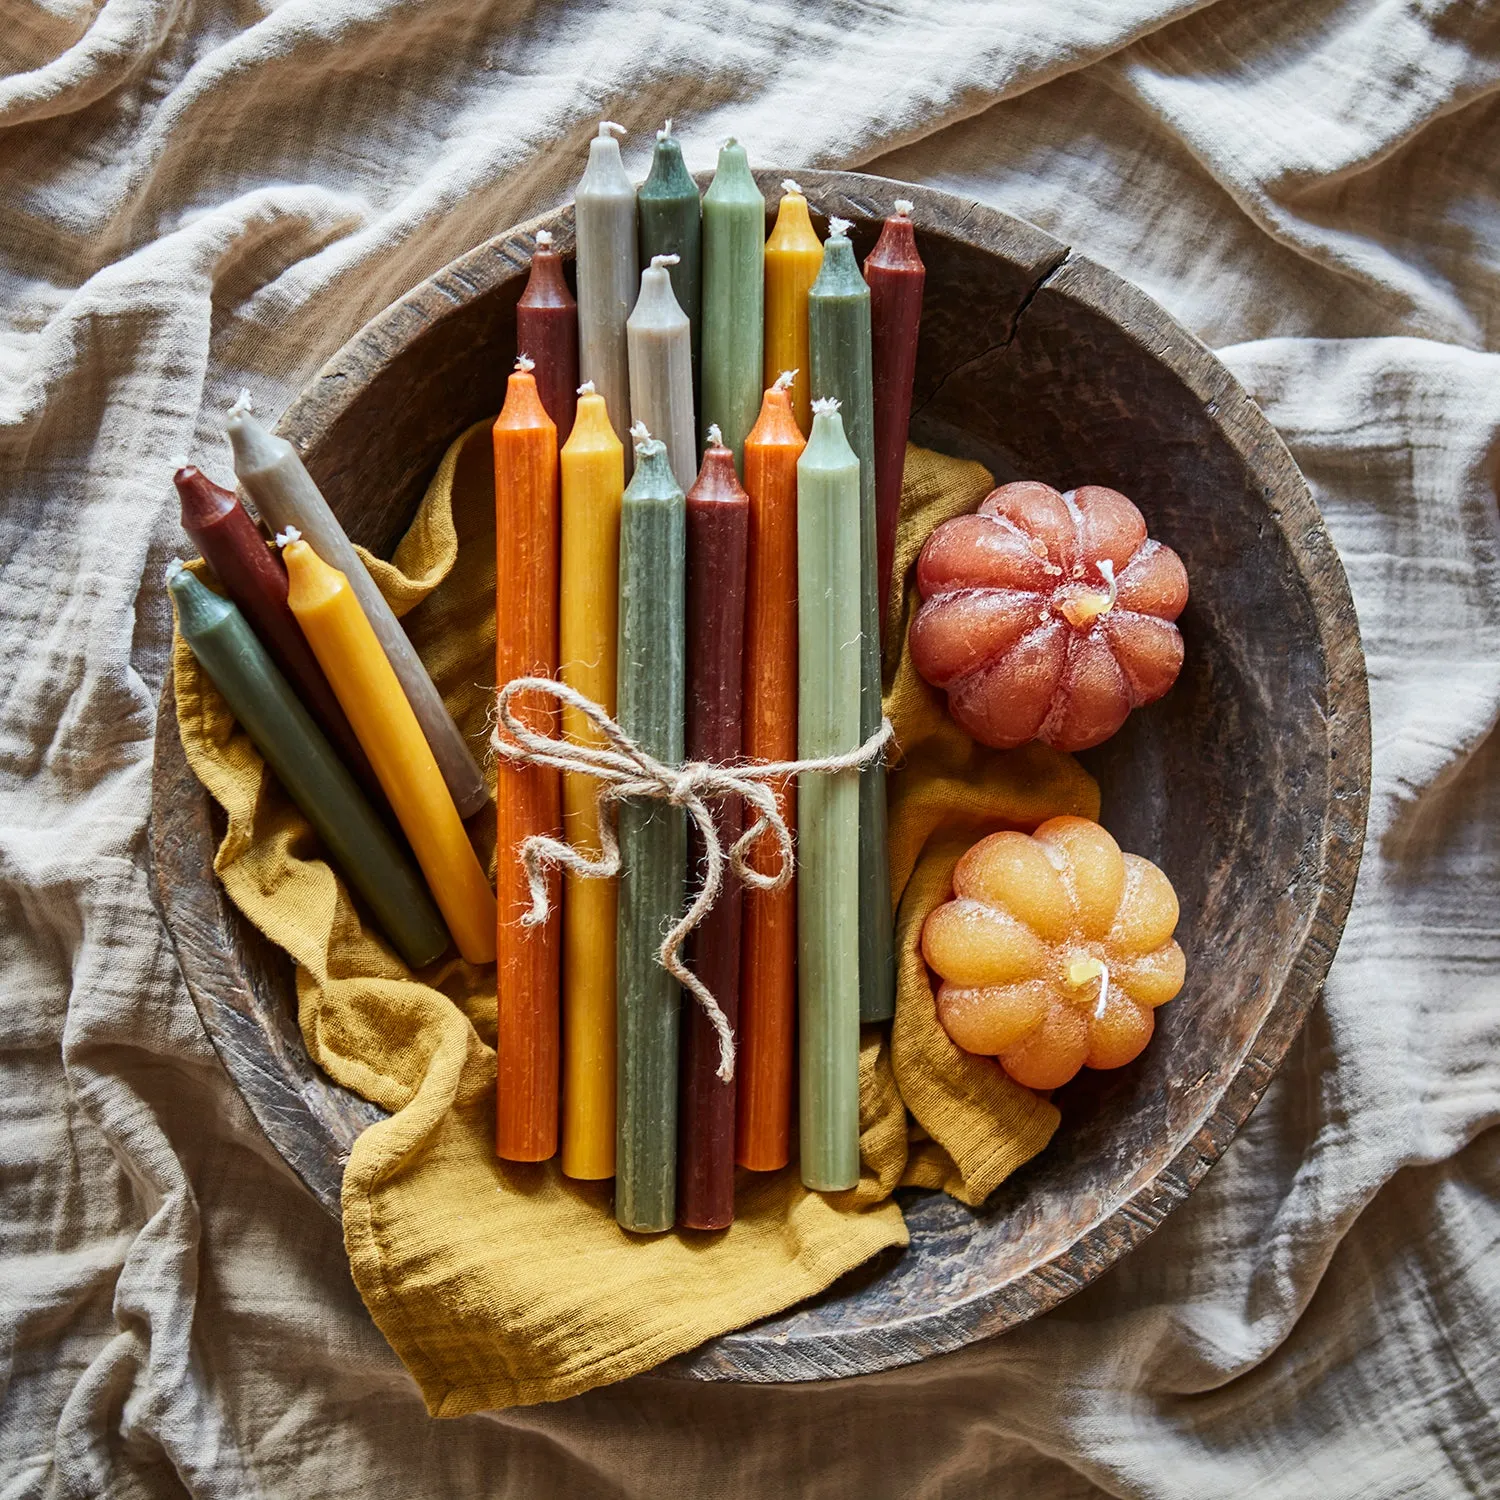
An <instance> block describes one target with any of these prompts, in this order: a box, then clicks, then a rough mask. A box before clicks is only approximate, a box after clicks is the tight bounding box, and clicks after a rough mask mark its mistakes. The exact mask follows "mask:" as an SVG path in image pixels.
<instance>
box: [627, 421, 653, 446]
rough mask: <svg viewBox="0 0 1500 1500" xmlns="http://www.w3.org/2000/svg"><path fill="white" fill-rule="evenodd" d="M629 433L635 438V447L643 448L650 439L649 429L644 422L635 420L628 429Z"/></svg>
mask: <svg viewBox="0 0 1500 1500" xmlns="http://www.w3.org/2000/svg"><path fill="white" fill-rule="evenodd" d="M630 435H631V437H633V438H634V439H635V445H636V447H637V448H644V447H645V446H646V444H647V443H649V442H650V441H651V431H650V429H649V428H648V427H647V426H646V424H645V423H644V422H637V423H636V424H635V425H634V426H633V427H632V428H631V429H630Z"/></svg>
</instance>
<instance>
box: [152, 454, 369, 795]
mask: <svg viewBox="0 0 1500 1500" xmlns="http://www.w3.org/2000/svg"><path fill="white" fill-rule="evenodd" d="M172 483H173V484H175V485H176V486H177V498H178V499H179V500H180V501H181V502H182V529H183V530H184V531H185V532H187V534H188V535H189V536H190V537H192V539H193V544H194V546H196V547H197V549H198V551H199V552H200V553H201V554H202V555H203V560H204V561H205V562H206V563H207V564H208V565H209V567H210V568H212V569H213V571H214V577H216V578H217V579H218V580H219V582H220V583H221V584H223V585H224V592H225V593H226V594H228V595H229V597H230V599H231V600H232V601H233V602H234V603H235V604H236V605H237V606H238V607H239V609H240V612H241V613H242V614H243V615H244V616H245V618H246V619H247V620H248V621H249V622H250V627H251V629H252V630H254V631H255V633H256V635H257V636H259V637H260V643H261V645H263V646H264V647H265V648H266V650H267V651H268V652H269V653H270V656H271V660H272V661H274V662H275V663H276V665H277V666H278V667H279V668H280V669H281V675H282V676H283V677H285V678H286V680H287V681H288V682H289V683H290V684H291V686H292V691H293V692H295V693H296V695H297V696H298V698H300V699H301V700H302V706H303V707H304V708H305V709H306V710H307V711H308V713H310V714H311V715H312V716H313V718H314V719H316V720H317V722H318V727H319V728H320V729H321V730H322V731H323V733H324V734H326V735H327V736H328V738H329V740H330V741H331V742H332V744H333V747H334V749H335V750H337V751H338V754H339V759H340V760H342V761H343V763H344V764H345V765H346V766H347V767H348V768H349V770H350V771H351V772H352V773H353V774H354V776H356V777H357V778H358V780H359V783H360V785H361V786H362V787H363V788H364V790H365V791H366V792H367V793H368V794H369V796H370V798H371V799H372V800H373V802H374V803H375V806H376V807H378V808H384V807H385V806H386V800H385V793H384V792H382V791H381V790H380V783H379V781H377V780H376V779H375V772H374V771H373V770H372V769H371V767H370V762H369V760H368V759H367V758H366V757H365V752H364V750H363V749H362V748H361V746H360V743H359V740H358V739H356V738H355V734H354V730H353V729H352V728H351V727H350V725H349V720H348V719H347V718H345V717H344V710H343V709H341V708H340V707H339V700H338V699H337V698H336V697H334V695H333V689H332V688H331V687H330V686H329V685H328V679H327V678H326V677H325V676H324V675H323V669H322V667H320V666H319V665H318V659H317V657H315V656H314V655H313V653H312V648H311V647H310V646H309V645H308V644H307V639H306V637H305V636H304V635H303V634H302V627H301V626H300V625H298V624H297V620H296V616H294V615H293V614H292V611H291V608H290V606H289V605H288V604H287V602H286V596H287V578H286V566H285V564H284V563H283V562H282V561H281V558H280V557H279V556H277V554H276V552H275V551H274V550H273V548H272V547H271V546H270V544H269V543H268V542H267V541H266V539H265V538H264V537H263V536H262V535H261V532H260V528H259V527H258V526H257V525H256V524H255V522H254V521H252V520H251V519H250V513H249V511H247V510H246V509H245V507H244V506H243V505H241V504H240V501H239V497H238V496H237V495H236V494H235V493H234V492H233V491H232V490H226V489H225V488H224V487H223V485H219V484H215V483H214V482H213V480H212V479H210V478H209V477H208V475H206V474H205V473H203V472H202V470H200V469H195V468H194V467H193V466H192V465H191V464H188V465H185V466H184V467H183V468H180V469H179V470H178V471H177V472H176V473H175V474H174V475H173V476H172Z"/></svg>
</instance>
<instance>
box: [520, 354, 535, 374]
mask: <svg viewBox="0 0 1500 1500" xmlns="http://www.w3.org/2000/svg"><path fill="white" fill-rule="evenodd" d="M534 369H536V361H535V360H534V359H533V358H532V357H531V356H530V355H529V354H518V355H516V370H517V371H518V372H519V373H520V374H522V375H529V374H531V372H532V371H533V370H534Z"/></svg>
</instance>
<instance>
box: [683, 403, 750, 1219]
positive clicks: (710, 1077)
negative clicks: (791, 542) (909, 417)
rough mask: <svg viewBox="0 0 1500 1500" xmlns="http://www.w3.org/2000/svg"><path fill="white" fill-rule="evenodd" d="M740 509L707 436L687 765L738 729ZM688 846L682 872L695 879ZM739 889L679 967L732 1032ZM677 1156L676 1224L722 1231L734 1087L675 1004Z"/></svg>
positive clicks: (693, 512) (743, 536)
mask: <svg viewBox="0 0 1500 1500" xmlns="http://www.w3.org/2000/svg"><path fill="white" fill-rule="evenodd" d="M749 527H750V499H749V497H748V496H747V495H746V494H745V492H744V490H743V489H741V488H740V482H739V480H738V479H737V478H736V477H735V472H734V454H733V452H732V451H731V450H730V449H728V448H726V447H725V446H724V444H723V442H722V441H721V440H720V436H719V429H718V428H717V427H710V428H709V429H708V447H707V448H706V449H705V450H704V454H703V467H702V469H701V470H700V471H699V473H698V479H697V482H696V483H695V484H694V485H693V487H692V489H690V490H689V491H688V494H687V722H686V749H687V757H688V759H689V760H708V761H731V760H736V759H738V757H739V754H740V746H741V739H742V734H743V726H744V704H745V692H744V670H745V669H744V643H745V563H746V551H747V547H748V538H749ZM743 819H744V807H743V805H742V804H741V802H740V800H739V798H737V797H733V798H727V799H725V801H724V802H722V803H721V804H720V805H719V806H718V807H717V808H715V810H714V822H715V824H716V826H717V828H718V832H719V840H720V843H721V844H722V845H723V847H724V849H725V851H726V853H727V852H728V849H729V846H730V845H731V844H732V843H733V842H734V841H735V840H736V839H737V838H738V837H739V836H740V832H741V829H742V828H743ZM702 852H703V851H702V849H701V847H698V846H697V845H696V841H695V845H694V847H693V849H692V852H691V857H690V861H689V869H699V867H700V865H701V860H702ZM741 894H742V892H741V887H740V883H739V882H738V881H737V880H735V879H734V877H733V876H732V875H731V874H730V873H729V872H728V871H727V870H726V871H725V880H724V888H723V890H722V892H721V893H720V895H719V899H718V901H717V902H716V903H715V904H714V908H713V910H712V911H711V912H710V913H709V914H708V915H707V916H706V917H705V918H704V919H703V922H702V923H701V924H700V926H699V927H698V929H697V931H696V932H694V934H693V945H692V953H691V956H690V959H689V962H690V963H691V965H692V969H693V972H694V973H695V974H696V975H697V976H698V978H699V979H701V980H702V981H703V983H704V984H706V985H707V986H708V988H709V989H710V990H712V991H713V995H714V998H715V999H716V1000H717V1001H718V1002H719V1006H720V1008H721V1009H722V1010H723V1012H724V1015H725V1017H726V1018H727V1019H728V1021H729V1024H730V1026H731V1027H734V1026H736V1024H737V1022H738V1019H739V1008H740V923H741V915H742V911H741ZM683 1003H684V1004H685V1005H686V1007H687V1017H686V1024H687V1040H686V1045H685V1046H684V1047H683V1049H682V1058H683V1083H682V1109H681V1111H680V1119H681V1132H682V1138H681V1143H680V1146H679V1149H678V1155H677V1199H678V1202H677V1222H678V1223H679V1224H681V1225H684V1226H685V1227H686V1228H688V1229H723V1228H725V1227H726V1226H727V1225H729V1224H730V1223H731V1222H732V1221H733V1219H734V1097H735V1086H734V1084H733V1083H732V1082H730V1083H725V1082H724V1081H723V1080H722V1079H721V1078H719V1076H718V1070H719V1038H718V1035H717V1033H716V1032H715V1031H714V1028H713V1026H712V1025H710V1024H709V1021H708V1018H707V1016H705V1015H704V1013H703V1010H702V1008H701V1007H700V1006H699V1005H698V1004H697V1002H696V1001H695V1000H694V999H693V998H692V996H690V995H689V996H685V997H684V1002H683Z"/></svg>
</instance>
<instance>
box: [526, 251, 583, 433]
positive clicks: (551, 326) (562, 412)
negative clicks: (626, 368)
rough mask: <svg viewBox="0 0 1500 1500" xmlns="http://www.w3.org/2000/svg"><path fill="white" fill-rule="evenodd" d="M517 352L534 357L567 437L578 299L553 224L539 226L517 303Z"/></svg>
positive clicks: (540, 383)
mask: <svg viewBox="0 0 1500 1500" xmlns="http://www.w3.org/2000/svg"><path fill="white" fill-rule="evenodd" d="M516 353H517V354H524V355H525V356H526V357H527V358H528V359H530V360H531V362H532V365H533V367H534V368H533V370H532V373H533V374H534V375H535V376H536V388H537V394H538V395H540V396H541V398H542V405H543V406H544V407H546V409H547V415H548V416H549V417H551V418H552V421H553V424H554V425H555V426H556V428H557V441H558V442H559V443H560V444H561V443H565V442H567V440H568V434H569V433H570V432H572V430H573V407H574V405H575V403H576V402H577V400H578V304H577V303H576V302H575V301H574V300H573V294H572V292H570V291H569V290H568V281H567V278H566V277H565V276H564V275H563V264H562V257H561V256H560V255H559V254H558V253H557V251H556V250H554V249H553V248H552V231H551V230H550V229H539V230H537V232H536V249H535V250H534V251H533V252H532V255H531V274H530V275H529V276H528V277H527V278H526V290H525V291H523V292H522V293H521V300H520V301H519V302H518V303H516Z"/></svg>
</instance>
